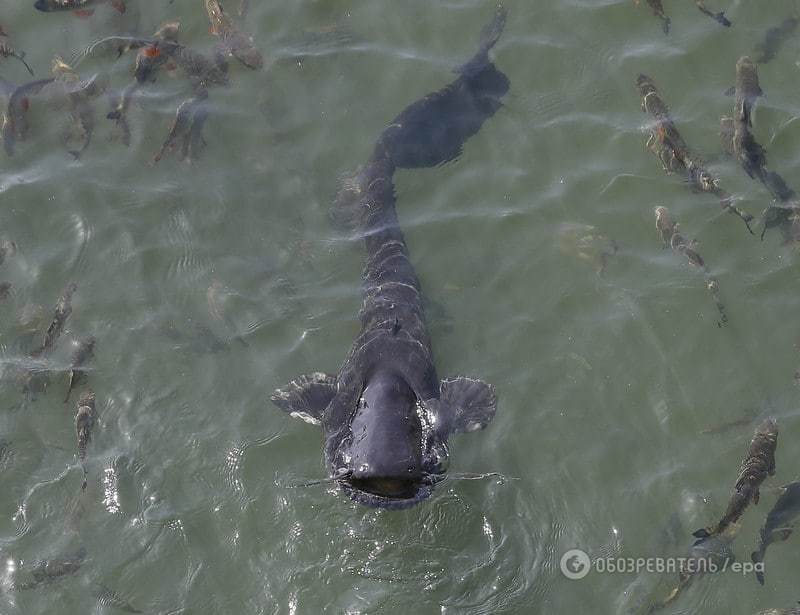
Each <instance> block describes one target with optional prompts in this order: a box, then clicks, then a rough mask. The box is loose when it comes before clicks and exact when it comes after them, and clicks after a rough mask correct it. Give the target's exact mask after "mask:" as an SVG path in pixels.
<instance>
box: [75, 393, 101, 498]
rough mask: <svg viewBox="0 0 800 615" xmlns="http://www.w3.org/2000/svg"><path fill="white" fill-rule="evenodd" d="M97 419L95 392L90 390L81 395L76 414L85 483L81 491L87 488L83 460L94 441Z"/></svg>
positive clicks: (79, 454)
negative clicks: (93, 434)
mask: <svg viewBox="0 0 800 615" xmlns="http://www.w3.org/2000/svg"><path fill="white" fill-rule="evenodd" d="M96 419H97V411H96V409H95V395H94V392H93V391H91V390H89V391H86V392H85V393H83V395H81V397H80V399H79V400H78V412H77V413H76V414H75V432H76V434H77V437H78V459H79V460H80V462H81V467H83V483H82V484H81V491H84V490H85V489H86V485H87V480H86V467H85V466H84V465H83V462H84V461H85V460H86V448H87V447H88V446H89V443H90V442H91V441H92V430H93V429H94V425H95V422H96Z"/></svg>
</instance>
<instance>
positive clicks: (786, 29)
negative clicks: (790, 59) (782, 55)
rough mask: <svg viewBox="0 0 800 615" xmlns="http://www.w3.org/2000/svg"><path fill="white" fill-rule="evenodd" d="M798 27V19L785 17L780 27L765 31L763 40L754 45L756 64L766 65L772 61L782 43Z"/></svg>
mask: <svg viewBox="0 0 800 615" xmlns="http://www.w3.org/2000/svg"><path fill="white" fill-rule="evenodd" d="M798 25H800V18H797V17H787V18H786V19H785V20H783V22H782V23H781V24H780V25H778V26H774V27H772V28H770V29H769V30H767V31H766V32H765V33H764V39H763V40H762V41H761V42H759V43H758V44H756V46H755V49H754V51H755V54H754V55H755V61H756V64H767V63H768V62H770V61H771V60H774V59H775V56H777V55H778V51H779V50H780V48H781V47H782V46H783V43H784V42H785V41H786V39H787V38H789V36H791V35H792V34H793V33H794V31H795V30H796V29H797V26H798Z"/></svg>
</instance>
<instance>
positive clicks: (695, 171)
mask: <svg viewBox="0 0 800 615" xmlns="http://www.w3.org/2000/svg"><path fill="white" fill-rule="evenodd" d="M636 86H637V88H638V89H639V95H640V96H641V100H642V103H641V104H642V111H643V112H644V113H647V114H649V115H650V116H651V117H652V118H653V120H654V122H653V125H652V126H651V127H650V136H649V138H648V140H647V145H646V147H647V149H649V150H650V151H651V152H653V153H654V154H655V155H656V156H657V157H658V159H659V160H660V161H661V166H662V167H663V168H664V171H665V172H666V173H667V174H672V173H681V174H682V175H684V176H685V178H686V182H687V183H688V184H689V185H690V186H691V187H692V189H693V190H695V191H697V192H704V193H708V194H711V195H714V196H715V197H717V198H718V199H719V204H720V207H722V209H724V210H725V211H727V212H729V213H732V214H734V215H736V216H738V217H739V218H741V220H742V222H744V223H745V226H746V227H747V230H748V231H749V232H750V233H751V234H752V233H753V230H752V229H751V228H750V222H751V221H752V220H753V216H752V214H749V213H747V212H745V211H743V210H741V209H739V208H738V207H737V206H736V205H735V204H734V201H733V197H732V196H731V195H730V194H728V193H727V192H725V191H724V190H723V189H722V188H720V187H719V180H718V179H717V178H715V177H714V176H713V175H711V173H710V172H709V171H708V170H707V169H706V168H705V165H704V163H703V161H702V160H701V159H700V157H699V156H697V155H696V154H694V153H692V152H691V150H689V147H688V145H687V144H686V141H684V140H683V137H682V136H681V134H680V132H678V129H677V127H676V126H675V123H674V122H673V120H672V116H671V115H670V112H669V107H667V105H666V103H665V102H664V100H663V99H662V98H661V94H660V93H659V91H658V88H656V86H655V84H654V83H653V80H652V79H651V78H650V77H648V76H647V75H639V76H638V77H637V79H636Z"/></svg>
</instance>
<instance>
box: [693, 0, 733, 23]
mask: <svg viewBox="0 0 800 615" xmlns="http://www.w3.org/2000/svg"><path fill="white" fill-rule="evenodd" d="M695 4H696V5H697V8H698V9H700V12H701V13H703V15H708V16H709V17H711V19H713V20H714V21H716V22H717V23H718V24H720V25H723V26H725V27H726V28H730V27H731V25H732V24H731V22H730V21H729V20H728V18H727V17H725V11H720V12H719V13H714V12H713V11H709V10H708V9H707V8H706V5H705V2H703V0H695Z"/></svg>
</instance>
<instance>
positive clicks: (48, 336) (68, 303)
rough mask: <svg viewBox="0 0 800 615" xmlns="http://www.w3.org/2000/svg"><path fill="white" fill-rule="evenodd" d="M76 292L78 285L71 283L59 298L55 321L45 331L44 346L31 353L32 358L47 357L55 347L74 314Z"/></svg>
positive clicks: (54, 315)
mask: <svg viewBox="0 0 800 615" xmlns="http://www.w3.org/2000/svg"><path fill="white" fill-rule="evenodd" d="M76 290H78V285H77V284H75V283H70V284H69V285H67V288H66V289H65V290H64V293H63V294H62V295H61V297H59V299H58V302H57V303H56V307H55V310H54V312H55V313H54V314H53V320H52V321H51V322H50V326H49V327H48V328H47V331H45V334H44V339H43V340H42V344H41V345H40V346H39V347H38V348H36V349H35V350H34V351H33V352H31V356H32V357H40V356H42V355H46V354H48V353H49V352H50V351H51V350H53V348H54V347H55V345H56V342H57V341H58V338H59V337H61V333H62V332H63V331H64V325H66V323H67V319H68V318H69V317H70V315H71V314H72V295H74V294H75V291H76Z"/></svg>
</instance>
